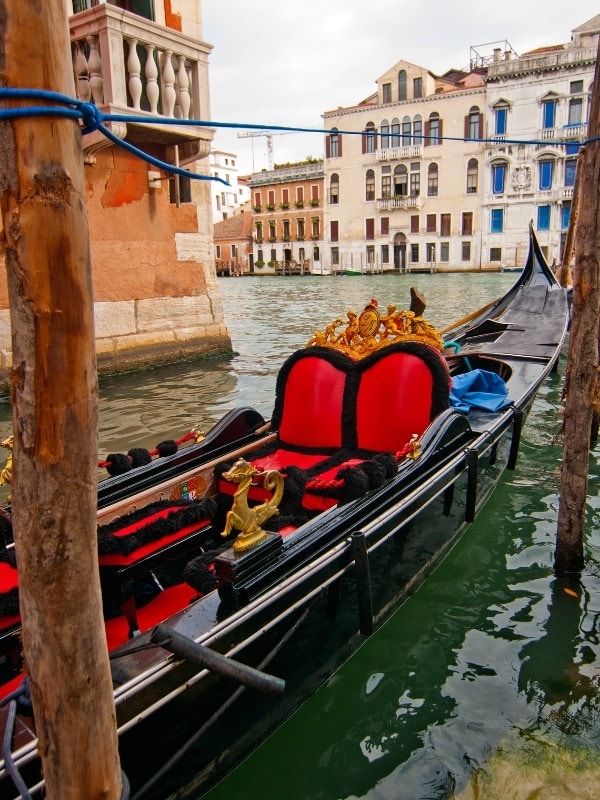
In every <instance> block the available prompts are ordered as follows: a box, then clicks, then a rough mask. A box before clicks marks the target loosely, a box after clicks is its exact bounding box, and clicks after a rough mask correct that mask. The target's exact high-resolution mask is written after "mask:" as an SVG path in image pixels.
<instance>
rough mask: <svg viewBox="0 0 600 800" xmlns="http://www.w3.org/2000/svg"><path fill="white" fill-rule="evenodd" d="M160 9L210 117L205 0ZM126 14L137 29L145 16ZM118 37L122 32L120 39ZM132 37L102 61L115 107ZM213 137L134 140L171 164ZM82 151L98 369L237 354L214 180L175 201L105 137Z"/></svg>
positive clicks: (204, 165)
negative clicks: (221, 278)
mask: <svg viewBox="0 0 600 800" xmlns="http://www.w3.org/2000/svg"><path fill="white" fill-rule="evenodd" d="M94 5H95V4H94ZM112 5H116V6H119V5H120V4H119V3H114V4H111V5H106V6H104V5H103V6H100V7H98V8H92V9H91V10H88V11H85V10H84V11H83V13H81V14H76V15H75V16H74V17H73V18H72V20H71V26H72V31H73V30H74V29H75V28H76V27H77V24H78V21H80V20H81V19H83V20H87V22H86V23H85V24H86V25H89V26H90V30H92V31H94V32H96V31H98V30H99V29H98V28H97V27H96V28H94V27H93V26H94V25H98V24H99V23H97V22H96V20H100V24H103V23H104V21H105V18H106V16H107V10H111V11H112V15H113V16H112V17H111V20H112V21H113V22H114V20H115V19H117V20H118V19H119V18H120V15H121V13H122V12H120V11H118V10H117V11H115V9H114V8H113V9H111V6H112ZM89 6H90V8H91V6H92V4H91V3H89ZM72 7H73V6H72V4H71V6H70V8H71V9H72ZM122 7H124V6H122ZM155 9H156V21H157V23H159V25H162V26H163V27H164V28H165V32H164V36H165V41H169V42H171V41H172V40H173V39H174V40H175V41H176V43H177V44H178V45H180V46H181V48H182V50H183V52H184V53H186V54H187V55H186V58H188V59H190V63H191V64H192V67H193V69H194V76H195V84H194V98H196V99H195V100H194V103H195V104H196V106H197V107H199V108H201V109H202V108H205V109H206V111H208V108H209V93H208V63H207V57H206V56H207V51H208V49H209V48H208V46H207V45H205V44H204V43H202V42H198V43H197V45H196V47H193V46H192V45H190V39H189V35H190V32H193V31H196V32H198V31H200V27H199V25H200V0H164V2H161V0H155ZM123 14H124V18H125V19H126V20H128V21H129V22H130V23H131V22H132V21H134V22H135V23H136V24H137V25H138V26H139V19H140V17H133V16H132V15H131V14H129V15H128V12H127V11H124V12H123ZM127 15H128V16H127ZM167 28H168V29H169V30H166V29H167ZM141 29H142V28H140V30H141ZM149 30H151V34H149V35H151V36H153V37H154V39H155V41H156V39H157V37H159V38H160V37H161V36H163V33H162V31H161V29H160V27H157V25H153V24H150V25H149ZM172 31H179V33H178V34H173V33H172ZM118 32H119V28H118V27H115V28H114V33H115V34H116V33H118ZM76 35H79V33H77V34H76ZM102 41H103V39H102V32H100V42H101V43H102ZM124 41H125V40H123V42H121V43H120V45H121V46H120V47H118V48H112V50H111V51H110V52H111V55H115V58H114V59H113V60H112V61H111V60H109V59H107V60H106V61H103V62H102V69H103V79H104V101H105V103H108V104H110V102H111V101H112V102H114V96H111V95H110V91H111V87H112V88H114V86H116V85H117V84H118V83H119V81H117V80H113V79H114V78H115V77H116V76H118V77H119V78H120V79H121V80H125V79H126V74H125V65H124V62H123V60H122V59H123V53H122V52H121V51H122V50H123V49H124V48H123V45H124ZM113 51H114V53H113ZM79 52H80V56H81V51H79ZM104 55H105V56H106V53H104ZM111 70H113V72H111ZM78 74H79V73H78ZM79 88H80V87H79ZM107 97H108V99H107ZM124 110H127V109H124ZM209 117H210V114H209V113H208V114H207V118H209ZM114 131H117V134H116V135H125V133H126V135H127V136H128V138H129V139H130V141H131V139H132V138H133V137H135V136H139V135H140V131H139V129H137V130H136V128H135V126H134V125H127V126H125V125H121V126H120V127H119V126H117V127H114V126H113V132H114ZM209 135H210V134H209V133H207V132H205V131H203V130H202V129H198V130H194V131H190V129H187V130H186V132H185V134H184V135H182V136H181V137H180V138H177V136H178V134H177V133H175V134H173V132H172V129H169V130H168V132H165V131H163V130H162V129H161V126H160V125H157V126H154V128H152V127H147V128H146V129H145V133H142V134H141V136H142V140H141V141H139V140H135V139H134V141H136V143H137V144H139V145H140V146H141V149H142V150H145V151H146V152H148V153H150V154H151V155H154V156H156V157H158V158H160V159H162V160H164V161H171V163H173V152H174V147H173V145H174V144H176V143H179V142H181V143H183V146H184V148H185V146H186V144H189V140H190V139H191V137H193V136H195V137H197V140H198V141H199V142H200V144H201V147H200V149H198V150H197V151H196V152H197V153H198V154H201V153H208V150H209V142H208V139H207V137H208V136H209ZM186 140H187V141H186ZM192 143H193V142H192ZM83 147H84V165H83V169H84V178H85V183H86V191H87V215H88V224H89V235H90V255H91V266H92V282H93V291H94V303H95V306H94V308H95V319H96V350H97V356H98V368H99V371H100V372H119V371H124V370H129V369H132V368H137V367H144V366H147V365H150V364H157V363H168V362H174V361H177V360H180V359H182V358H189V357H196V356H198V355H202V354H204V353H215V352H228V351H230V350H231V340H230V337H229V334H228V332H227V329H226V327H225V324H224V318H223V309H222V305H221V299H220V291H219V285H218V281H217V276H216V271H215V265H214V244H213V229H212V213H211V188H210V185H209V184H208V182H206V181H197V180H190V181H189V193H188V194H187V195H186V196H185V197H184V198H183V201H182V202H181V203H176V202H175V197H174V195H173V196H172V194H171V192H170V187H171V186H172V185H173V179H169V177H168V175H167V173H166V172H161V171H160V170H159V171H157V170H156V169H153V168H152V167H149V165H148V164H147V163H146V162H145V161H144V160H142V159H141V158H138V157H136V156H133V155H131V154H129V153H127V152H126V151H124V150H122V149H121V148H119V147H116V146H114V145H112V144H111V143H110V142H108V140H106V139H104V137H102V136H100V134H97V133H92V134H89V135H87V136H85V137H84V140H83ZM203 148H204V149H203ZM197 158H198V160H197V161H195V162H194V161H193V160H192V161H190V162H189V163H187V164H186V168H187V169H190V170H192V171H194V170H196V169H197V170H198V171H199V172H202V173H204V174H208V173H209V163H208V157H207V156H203V157H202V156H197ZM4 272H5V265H4V262H3V260H2V259H0V387H4V388H5V387H6V385H7V383H8V380H9V372H10V367H11V331H10V314H9V303H8V295H7V288H6V279H5V278H4V279H3V278H2V274H1V273H4Z"/></svg>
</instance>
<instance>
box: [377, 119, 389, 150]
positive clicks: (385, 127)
mask: <svg viewBox="0 0 600 800" xmlns="http://www.w3.org/2000/svg"><path fill="white" fill-rule="evenodd" d="M379 134H380V136H381V145H380V147H381V148H382V150H385V149H386V148H388V147H389V146H390V124H389V122H388V121H387V119H384V120H382V122H381V125H380V126H379Z"/></svg>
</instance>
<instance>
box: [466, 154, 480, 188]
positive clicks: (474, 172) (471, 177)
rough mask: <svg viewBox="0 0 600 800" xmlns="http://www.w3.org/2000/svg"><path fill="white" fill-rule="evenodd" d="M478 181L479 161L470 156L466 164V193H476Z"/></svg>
mask: <svg viewBox="0 0 600 800" xmlns="http://www.w3.org/2000/svg"><path fill="white" fill-rule="evenodd" d="M478 183H479V162H478V161H477V159H476V158H470V159H469V163H468V164H467V194H477V191H478V185H477V184H478Z"/></svg>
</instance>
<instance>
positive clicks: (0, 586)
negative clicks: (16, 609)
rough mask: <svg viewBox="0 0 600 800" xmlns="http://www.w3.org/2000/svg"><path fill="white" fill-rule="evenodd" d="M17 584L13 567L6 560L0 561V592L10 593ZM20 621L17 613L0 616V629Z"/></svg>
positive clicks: (17, 576)
mask: <svg viewBox="0 0 600 800" xmlns="http://www.w3.org/2000/svg"><path fill="white" fill-rule="evenodd" d="M18 586H19V575H18V572H17V570H16V568H15V567H13V566H12V565H11V564H8V563H7V562H6V561H0V594H7V595H8V594H11V593H12V592H14V591H15V590H16V589H17V588H18ZM20 621H21V617H20V615H19V614H5V615H4V616H0V631H4V630H6V629H7V628H12V627H13V626H14V625H17V623H19V622H20Z"/></svg>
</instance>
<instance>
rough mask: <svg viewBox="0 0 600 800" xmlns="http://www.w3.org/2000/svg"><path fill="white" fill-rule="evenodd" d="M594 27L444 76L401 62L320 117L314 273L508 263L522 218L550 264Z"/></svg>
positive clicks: (523, 231)
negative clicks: (319, 214) (318, 240)
mask: <svg viewBox="0 0 600 800" xmlns="http://www.w3.org/2000/svg"><path fill="white" fill-rule="evenodd" d="M599 29H600V15H599V16H597V17H595V18H593V19H592V20H590V21H588V22H587V23H584V24H583V25H581V26H580V27H578V28H576V29H575V30H574V31H573V35H572V39H571V42H570V43H568V44H563V45H556V46H549V47H547V48H542V49H541V50H536V51H532V52H531V53H525V54H524V55H522V56H520V57H519V56H518V55H517V54H516V53H514V51H513V50H512V48H511V47H510V45H508V43H506V42H505V43H503V44H502V45H500V46H497V47H494V48H493V49H492V50H491V51H490V53H489V54H488V56H487V57H482V58H473V59H472V63H471V65H470V68H469V69H468V70H454V69H453V70H449V71H448V72H447V73H445V74H444V75H441V76H438V75H435V74H433V73H432V72H431V71H429V70H428V69H427V68H425V67H422V66H419V65H416V64H411V63H409V62H407V61H399V62H398V63H397V64H395V65H394V66H393V67H391V68H390V69H389V70H388V71H387V72H385V73H384V74H383V75H381V76H380V77H379V78H377V81H376V83H377V89H376V91H375V92H374V94H373V95H372V96H370V97H368V98H366V99H365V100H363V101H362V102H360V103H358V104H357V105H355V106H351V107H345V108H338V109H335V110H333V111H328V112H326V113H324V114H323V119H324V127H325V128H326V130H328V131H329V133H328V134H327V136H326V158H325V191H326V205H325V219H324V240H325V241H324V247H323V261H324V267H325V269H326V270H331V271H333V272H335V271H353V272H356V271H358V272H365V271H366V272H369V271H379V270H382V271H385V270H392V269H395V270H400V271H404V270H433V269H435V270H444V269H453V270H455V269H464V270H480V269H501V268H503V267H518V266H521V265H522V263H523V259H524V258H525V256H526V252H527V230H528V225H529V220H533V221H534V224H535V225H536V227H537V229H538V231H539V232H540V239H541V243H542V246H543V247H544V249H545V252H546V255H547V258H548V259H549V260H550V261H553V260H557V261H558V259H559V258H560V248H561V243H562V242H564V235H565V233H566V229H567V226H568V221H569V211H570V202H571V199H572V194H573V184H574V177H575V163H576V155H577V149H578V147H577V144H576V142H577V141H578V140H581V139H582V138H585V134H586V130H587V110H588V97H589V92H590V87H591V82H592V80H593V76H594V66H595V60H596V52H597V47H598V31H599ZM472 53H473V49H472ZM515 140H522V141H523V142H526V143H519V142H518V141H515Z"/></svg>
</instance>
